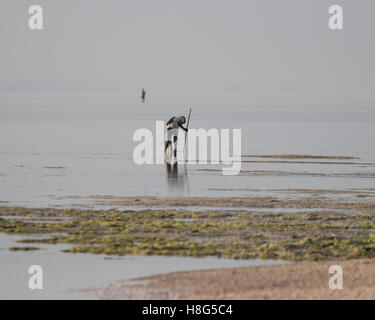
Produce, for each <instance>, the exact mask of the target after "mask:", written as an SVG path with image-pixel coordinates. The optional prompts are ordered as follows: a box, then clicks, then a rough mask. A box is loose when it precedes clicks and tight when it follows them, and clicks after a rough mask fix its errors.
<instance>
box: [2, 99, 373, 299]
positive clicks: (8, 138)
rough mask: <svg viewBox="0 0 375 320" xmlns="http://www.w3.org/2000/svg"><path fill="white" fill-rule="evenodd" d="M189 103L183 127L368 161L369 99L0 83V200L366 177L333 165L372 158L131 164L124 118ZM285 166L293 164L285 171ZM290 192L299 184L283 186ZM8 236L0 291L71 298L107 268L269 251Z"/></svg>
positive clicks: (365, 169) (219, 191)
mask: <svg viewBox="0 0 375 320" xmlns="http://www.w3.org/2000/svg"><path fill="white" fill-rule="evenodd" d="M189 107H191V108H192V109H193V112H192V118H191V128H206V129H209V128H217V129H222V128H228V129H233V128H241V129H242V154H244V155H247V154H250V155H262V154H268V155H275V154H308V155H340V156H354V157H358V158H360V159H356V160H343V161H353V162H359V163H363V162H366V163H370V162H375V149H374V148H373V146H374V145H375V143H374V142H375V110H374V106H373V104H371V103H369V102H362V103H358V102H346V103H341V102H337V103H332V102H316V101H315V102H314V101H310V102H309V101H300V102H298V101H268V102H266V101H254V100H235V99H227V100H217V99H216V100H215V99H180V100H177V99H175V100H173V99H151V100H150V101H149V102H148V103H146V104H139V103H138V102H137V101H135V100H134V99H129V98H126V97H121V96H111V95H95V96H92V95H91V96H88V95H87V96H84V95H72V94H59V95H57V94H50V95H43V94H27V95H19V94H6V95H4V94H3V95H1V96H0V164H1V165H0V201H4V202H1V205H11V206H13V205H20V206H26V207H47V206H57V207H73V206H74V207H77V206H78V207H86V206H87V207H95V206H96V205H95V203H94V202H93V201H89V200H87V199H84V198H82V199H77V198H74V199H73V198H67V197H68V196H82V197H85V196H89V195H113V196H142V195H154V196H188V195H189V196H287V197H288V196H290V195H289V194H288V195H286V194H285V192H282V191H280V192H277V191H275V190H282V189H298V188H301V189H305V188H306V189H336V190H345V189H350V190H353V189H361V188H373V187H374V185H375V184H374V179H375V177H373V176H372V177H371V176H369V177H364V176H338V175H337V174H338V173H361V174H366V173H373V172H375V168H374V167H373V166H371V165H361V164H352V165H349V164H345V165H344V164H330V165H323V164H318V163H316V164H315V163H310V164H297V163H271V162H269V163H255V162H243V163H242V170H244V172H243V173H241V174H240V175H238V176H222V175H221V173H220V171H214V172H212V171H211V172H208V171H197V169H216V170H217V169H219V170H220V169H221V166H220V165H219V166H217V165H216V166H211V165H190V164H189V165H187V166H186V167H187V171H185V169H186V168H185V166H184V165H180V166H179V167H178V173H177V174H176V175H173V176H168V174H167V172H166V168H165V167H164V165H145V166H137V165H136V164H134V162H133V158H132V153H133V149H134V147H135V146H136V143H135V142H133V141H132V136H133V133H134V132H135V130H137V129H140V128H148V129H151V130H154V127H155V120H167V119H169V118H170V117H171V116H173V115H180V114H186V113H187V112H188V108H189ZM244 160H267V159H264V158H244ZM270 160H275V159H270ZM308 161H311V162H314V160H308ZM332 161H333V162H337V161H338V162H340V160H332ZM275 172H276V173H275ZM277 172H285V173H286V174H282V173H281V174H280V173H277ZM290 172H292V173H293V172H295V173H300V174H301V173H302V174H304V173H305V174H304V175H289V174H288V173H290ZM308 173H324V174H326V175H325V176H312V175H309V174H308ZM335 174H336V175H335ZM299 196H303V195H299V194H293V197H299ZM111 207H113V206H111ZM103 208H105V205H104V206H103ZM127 209H129V208H127ZM130 209H131V208H130ZM191 209H199V210H201V209H204V208H191ZM205 209H206V210H207V209H215V208H205ZM233 209H235V210H241V208H233ZM247 209H249V210H251V208H247ZM257 210H260V209H257ZM287 212H289V211H287ZM17 239H19V237H15V236H9V235H4V234H0V261H1V264H0V283H1V288H2V289H1V290H0V298H6V299H8V298H21V299H24V298H32V299H41V298H50V299H55V298H62V299H65V298H75V299H80V298H87V297H88V296H86V295H85V294H84V293H82V292H80V293H79V292H77V291H76V290H79V289H86V288H88V287H98V286H103V285H106V284H108V282H112V281H117V280H126V279H132V278H137V277H142V276H148V275H152V274H159V273H166V272H172V271H180V270H181V271H182V270H193V269H203V268H220V267H239V266H251V265H264V264H272V263H279V262H278V261H259V260H255V261H252V260H247V261H241V260H237V261H234V260H227V259H217V258H210V257H208V258H203V259H199V258H182V257H139V256H131V257H120V258H110V259H108V257H105V256H102V255H90V254H69V253H62V252H61V251H60V250H61V249H63V248H65V247H66V246H60V245H56V246H54V245H37V246H38V247H40V248H42V250H38V251H31V252H22V251H20V252H11V251H9V250H8V248H9V247H11V246H16V245H17V244H15V240H17ZM32 264H39V265H41V266H42V267H43V269H44V275H45V281H44V284H45V289H44V290H41V291H31V290H29V289H28V287H27V281H28V277H29V275H28V273H27V269H28V267H29V266H30V265H32ZM71 290H73V291H75V292H72V291H71Z"/></svg>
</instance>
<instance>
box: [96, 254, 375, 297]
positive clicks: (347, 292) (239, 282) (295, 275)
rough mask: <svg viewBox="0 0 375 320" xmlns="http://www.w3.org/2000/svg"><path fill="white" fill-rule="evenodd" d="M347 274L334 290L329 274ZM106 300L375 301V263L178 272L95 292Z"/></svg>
mask: <svg viewBox="0 0 375 320" xmlns="http://www.w3.org/2000/svg"><path fill="white" fill-rule="evenodd" d="M332 265H339V266H341V267H342V269H343V279H344V280H343V289H336V290H332V289H330V288H329V285H328V281H329V277H330V276H331V274H329V273H328V269H329V267H330V266H332ZM91 294H93V295H94V296H95V297H98V298H100V299H187V300H188V299H202V300H203V299H241V300H246V299H251V300H258V299H261V300H264V299H278V300H279V299H281V300H283V299H308V300H315V299H323V300H328V299H335V300H338V299H371V300H373V299H375V260H374V259H357V260H350V261H327V262H312V263H299V264H290V265H281V266H264V267H247V268H231V269H216V270H204V271H190V272H175V273H169V274H165V275H159V276H153V277H147V278H140V279H135V280H131V281H126V282H119V283H115V284H112V285H109V286H107V287H104V288H100V289H96V290H92V291H91Z"/></svg>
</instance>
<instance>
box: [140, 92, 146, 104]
mask: <svg viewBox="0 0 375 320" xmlns="http://www.w3.org/2000/svg"><path fill="white" fill-rule="evenodd" d="M145 101H146V91H145V89H143V88H142V93H141V102H142V103H144V102H145Z"/></svg>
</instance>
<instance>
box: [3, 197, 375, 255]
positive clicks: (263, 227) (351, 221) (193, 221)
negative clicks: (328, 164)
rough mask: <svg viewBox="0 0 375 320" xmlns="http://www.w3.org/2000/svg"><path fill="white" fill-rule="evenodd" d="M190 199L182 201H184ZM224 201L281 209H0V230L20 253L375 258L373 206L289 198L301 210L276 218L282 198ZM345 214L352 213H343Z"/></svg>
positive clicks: (165, 200)
mask: <svg viewBox="0 0 375 320" xmlns="http://www.w3.org/2000/svg"><path fill="white" fill-rule="evenodd" d="M188 199H189V198H183V199H181V201H182V202H184V203H185V202H186V201H187V200H188ZM220 199H221V201H226V203H227V204H228V205H230V206H231V207H233V206H234V207H235V206H236V205H235V204H238V205H241V207H242V206H247V205H251V206H252V207H253V206H254V205H255V204H258V207H259V209H260V208H267V207H272V208H276V209H275V210H273V211H272V212H264V211H261V210H257V209H256V208H253V209H251V210H247V211H244V210H241V209H240V208H239V209H238V210H226V209H225V207H223V208H222V209H220V210H202V209H200V210H199V211H198V210H197V211H194V210H186V211H185V210H183V207H181V208H180V209H179V210H173V209H164V210H159V209H155V208H150V209H142V210H118V209H108V210H94V209H56V208H40V209H37V208H21V207H0V232H5V233H8V234H18V235H24V237H23V238H22V239H20V240H18V243H19V245H20V248H19V249H17V247H13V248H10V250H23V249H25V248H33V249H34V248H37V246H38V244H70V245H71V246H70V247H69V248H68V249H64V251H65V252H68V253H92V254H105V255H114V256H122V255H145V256H150V255H158V256H186V257H204V256H215V257H220V258H232V259H275V260H286V261H295V262H298V261H324V260H340V259H358V258H375V232H374V231H375V215H374V213H375V202H371V201H368V200H366V201H364V200H361V199H360V198H358V200H357V201H354V200H353V201H344V200H327V199H324V198H316V197H313V198H312V197H307V198H303V199H298V200H293V201H290V200H289V201H288V207H295V208H299V209H300V210H299V212H290V213H289V212H288V213H286V212H285V211H284V212H277V208H282V207H285V205H286V203H284V201H282V200H276V199H271V198H261V197H260V198H242V199H241V198H225V199H224V198H220ZM133 200H134V199H133ZM133 200H132V201H131V200H129V202H133ZM138 200H139V201H135V200H134V201H135V202H138V203H140V204H142V203H143V200H142V197H141V198H138ZM146 200H147V199H146ZM155 201H156V200H155ZM176 201H177V202H178V201H179V200H178V199H176V198H172V199H169V198H161V199H159V202H160V203H162V202H163V203H171V202H176ZM193 202H194V204H195V205H197V206H198V205H199V206H203V207H204V206H205V205H208V204H209V205H211V204H212V202H215V199H214V198H213V199H211V200H210V201H209V203H207V199H206V198H198V197H196V198H194V201H193ZM217 204H218V205H220V203H217ZM292 204H294V206H292ZM308 208H315V209H317V208H318V209H319V208H320V210H314V211H309V210H308ZM304 209H305V210H306V212H304ZM346 209H349V210H351V211H352V212H353V213H352V214H348V213H343V212H340V210H346ZM31 235H32V236H31ZM35 235H37V236H35ZM39 235H40V237H39ZM22 248H23V249H22Z"/></svg>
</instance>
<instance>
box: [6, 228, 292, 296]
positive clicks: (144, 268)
mask: <svg viewBox="0 0 375 320" xmlns="http://www.w3.org/2000/svg"><path fill="white" fill-rule="evenodd" d="M20 238H22V236H10V235H5V234H3V233H0V284H1V286H0V299H90V298H93V297H92V296H90V295H89V294H88V293H85V292H84V290H85V289H88V288H97V287H102V286H105V285H107V284H108V283H110V282H116V281H120V280H128V279H134V278H139V277H145V276H151V275H156V274H163V273H168V272H176V271H189V270H199V269H211V268H230V267H246V266H260V265H274V264H281V263H286V262H281V261H274V260H258V259H256V260H231V259H219V258H215V257H206V258H185V257H162V256H152V257H147V256H123V257H113V256H104V255H92V254H71V253H64V252H61V250H63V249H66V248H69V246H67V245H43V244H37V245H36V246H37V247H39V248H41V249H40V250H37V251H27V252H25V251H17V252H13V251H9V247H14V246H20V247H21V246H23V245H24V244H17V243H16V241H17V240H18V239H20ZM33 246H34V245H33ZM31 265H40V266H41V267H42V268H43V287H44V288H43V289H42V290H30V289H29V288H28V280H29V277H30V276H31V275H30V274H28V268H29V267H30V266H31Z"/></svg>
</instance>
